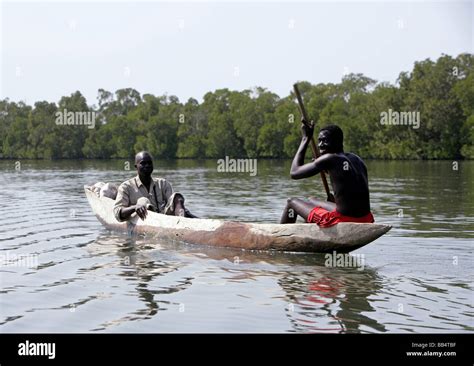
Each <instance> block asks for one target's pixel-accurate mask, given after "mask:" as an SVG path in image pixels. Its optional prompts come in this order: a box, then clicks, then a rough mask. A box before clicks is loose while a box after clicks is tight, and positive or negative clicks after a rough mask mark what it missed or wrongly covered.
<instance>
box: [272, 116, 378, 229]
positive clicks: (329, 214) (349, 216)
mask: <svg viewBox="0 0 474 366" xmlns="http://www.w3.org/2000/svg"><path fill="white" fill-rule="evenodd" d="M302 130H303V138H302V140H301V144H300V146H299V148H298V151H297V152H296V155H295V157H294V159H293V163H292V164H291V171H290V175H291V178H292V179H302V178H308V177H312V176H314V175H316V174H318V173H320V172H321V171H326V172H328V173H329V176H330V177H331V183H332V187H333V191H334V196H332V195H331V197H330V198H328V201H322V200H318V199H316V198H314V197H311V198H309V199H308V200H303V199H299V198H290V199H288V202H287V205H286V207H285V210H284V211H283V215H282V217H281V221H280V223H282V224H286V223H295V222H296V218H297V215H300V216H301V217H302V218H303V219H304V220H305V221H306V222H308V223H315V224H318V225H319V226H321V227H329V226H333V225H335V224H337V223H339V222H368V223H372V222H374V217H373V216H372V213H371V212H370V201H369V184H368V179H367V168H366V166H365V164H364V162H363V161H362V159H361V158H360V157H358V156H357V155H355V154H352V153H345V152H344V149H343V138H344V137H343V133H342V130H341V129H340V128H339V127H338V126H336V125H329V126H326V127H324V128H322V129H321V130H320V132H319V137H318V146H319V151H320V153H321V156H320V157H319V158H317V159H315V160H313V161H312V162H310V163H307V164H305V163H304V157H305V154H306V150H307V148H308V144H309V143H310V141H311V138H312V137H313V132H314V128H313V125H312V124H311V125H309V124H307V123H305V121H304V120H303V125H302Z"/></svg>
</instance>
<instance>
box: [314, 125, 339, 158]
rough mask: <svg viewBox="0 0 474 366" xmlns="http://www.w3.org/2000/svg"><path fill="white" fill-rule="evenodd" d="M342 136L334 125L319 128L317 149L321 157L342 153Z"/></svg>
mask: <svg viewBox="0 0 474 366" xmlns="http://www.w3.org/2000/svg"><path fill="white" fill-rule="evenodd" d="M343 140H344V134H343V133H342V130H341V129H340V128H339V127H338V126H336V125H329V126H326V127H323V128H321V130H320V131H319V136H318V147H319V151H320V153H321V155H323V154H328V153H339V152H343V151H344V149H343Z"/></svg>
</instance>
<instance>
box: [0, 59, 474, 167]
mask: <svg viewBox="0 0 474 366" xmlns="http://www.w3.org/2000/svg"><path fill="white" fill-rule="evenodd" d="M473 68H474V55H472V54H467V53H466V54H461V55H459V56H458V57H456V58H453V57H451V56H447V55H442V56H441V57H440V58H439V59H438V60H436V61H431V60H429V59H427V60H423V61H420V62H416V63H415V65H414V67H413V70H412V71H411V72H402V73H400V75H399V78H398V80H397V83H396V85H391V84H388V83H377V82H376V81H375V80H372V79H370V78H368V77H366V76H364V75H362V74H349V75H346V76H344V77H343V78H342V80H341V82H340V83H338V84H331V83H329V84H316V85H313V84H311V83H309V82H307V81H302V82H299V83H298V86H299V89H300V91H301V93H302V96H303V99H304V101H305V105H306V108H307V111H308V114H309V116H310V118H312V119H313V120H314V122H315V123H316V127H317V128H320V127H323V126H325V125H327V124H337V125H339V126H340V127H341V128H342V129H343V131H344V136H345V138H344V149H345V150H346V151H352V152H354V153H356V154H358V155H360V156H362V157H365V158H379V159H460V158H466V159H474V73H473V72H472V71H473ZM97 101H98V107H90V106H88V105H87V102H86V99H85V98H84V97H83V96H82V95H81V93H80V92H75V93H74V94H72V95H70V96H66V97H63V98H61V100H60V101H59V102H58V104H57V105H56V104H55V103H49V102H44V101H40V102H37V103H35V104H34V106H28V105H26V104H25V103H23V102H19V103H15V102H11V101H9V100H8V99H5V100H0V157H3V158H31V159H63V158H65V159H68V158H83V157H84V158H99V159H105V158H131V157H133V155H134V154H135V152H136V151H139V150H148V151H150V152H151V153H152V154H153V155H154V156H155V157H156V158H164V159H167V158H222V157H224V156H226V155H227V156H230V157H260V158H290V157H293V155H294V153H295V152H296V150H297V148H298V145H299V143H300V140H301V131H300V115H299V111H298V107H297V104H296V101H295V96H294V94H293V93H292V92H291V93H290V95H288V96H287V97H284V98H280V97H279V96H278V95H276V94H274V93H272V92H270V91H268V90H266V89H264V88H260V87H256V88H254V89H252V90H243V91H240V92H239V91H231V90H228V89H219V90H216V91H214V92H209V93H207V94H206V95H205V96H204V98H203V101H202V103H199V102H198V101H197V100H195V99H192V98H191V99H189V100H188V101H187V102H186V103H181V102H180V101H179V100H178V98H177V97H175V96H167V95H163V96H154V95H151V94H145V95H143V96H141V95H140V93H139V92H138V91H136V90H134V89H131V88H126V89H120V90H117V91H116V92H115V93H113V92H110V91H107V90H104V89H99V91H98V97H97ZM65 110H66V111H67V112H94V113H95V117H96V118H95V126H94V128H89V127H88V126H86V125H61V124H58V123H57V119H56V118H57V113H58V112H61V113H62V112H63V111H65ZM389 110H391V111H395V112H413V113H418V112H419V116H420V121H419V122H420V126H419V128H414V126H413V125H393V124H391V125H390V124H382V123H381V121H382V113H383V112H388V111H389ZM315 137H317V132H316V136H315ZM309 155H310V152H308V156H309Z"/></svg>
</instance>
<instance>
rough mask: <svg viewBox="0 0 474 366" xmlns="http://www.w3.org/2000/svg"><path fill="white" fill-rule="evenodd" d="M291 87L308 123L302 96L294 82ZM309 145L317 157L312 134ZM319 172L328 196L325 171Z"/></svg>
mask: <svg viewBox="0 0 474 366" xmlns="http://www.w3.org/2000/svg"><path fill="white" fill-rule="evenodd" d="M293 89H294V91H295V94H296V99H297V100H298V107H299V109H300V113H301V116H303V119H304V121H305V123H306V125H308V123H311V122H310V121H311V120H310V119H309V117H308V114H307V113H306V109H305V107H304V104H303V98H301V94H300V91H299V89H298V85H297V84H294V85H293ZM313 127H314V125H313ZM310 145H311V150H312V151H313V157H314V158H315V159H317V158H319V157H320V156H321V154H320V153H319V149H318V145H316V143H315V142H314V136H313V137H311V141H310ZM320 174H321V180H322V181H323V186H324V190H325V191H326V195H327V197H328V198H330V197H331V193H330V191H329V185H328V181H327V179H326V173H324V171H321V173H320Z"/></svg>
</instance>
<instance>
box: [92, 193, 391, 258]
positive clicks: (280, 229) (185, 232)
mask: <svg viewBox="0 0 474 366" xmlns="http://www.w3.org/2000/svg"><path fill="white" fill-rule="evenodd" d="M84 190H85V192H86V196H87V199H88V201H89V204H90V206H91V208H92V211H93V212H94V214H95V215H96V217H97V218H98V219H99V221H100V222H101V223H102V224H103V225H104V226H105V227H106V228H107V229H111V230H118V231H123V232H128V233H132V234H135V233H137V234H152V235H156V236H157V237H160V238H164V239H170V240H178V241H182V242H186V243H190V244H201V245H210V246H215V247H228V248H239V249H246V250H277V251H288V252H313V253H327V252H332V251H337V252H340V253H347V252H350V251H352V250H355V249H358V248H360V247H362V246H364V245H366V244H368V243H370V242H372V241H374V240H376V239H377V238H379V237H380V236H382V235H383V234H385V233H386V232H387V231H389V230H390V229H391V226H389V225H381V224H357V223H340V224H337V225H335V226H332V227H329V228H320V227H319V226H317V225H314V224H285V225H281V224H254V223H243V222H237V221H224V220H215V219H190V218H185V217H179V216H167V215H162V214H158V213H155V212H149V213H148V216H147V218H146V219H145V220H144V221H143V220H140V219H139V218H138V217H137V216H136V215H135V217H132V218H131V219H130V220H129V221H127V222H118V221H117V220H116V219H115V217H114V215H113V206H114V201H113V200H112V199H110V198H107V197H98V196H97V194H96V193H95V192H93V191H92V190H91V189H90V187H89V186H84Z"/></svg>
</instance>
